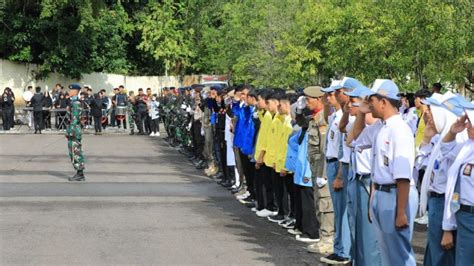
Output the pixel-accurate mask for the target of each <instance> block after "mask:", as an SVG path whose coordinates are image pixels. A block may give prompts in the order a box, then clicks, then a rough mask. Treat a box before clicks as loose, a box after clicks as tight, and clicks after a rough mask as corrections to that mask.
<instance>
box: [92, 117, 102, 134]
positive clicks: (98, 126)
mask: <svg viewBox="0 0 474 266" xmlns="http://www.w3.org/2000/svg"><path fill="white" fill-rule="evenodd" d="M101 120H102V116H94V129H95V132H96V133H97V132H102V125H101V124H102V122H101Z"/></svg>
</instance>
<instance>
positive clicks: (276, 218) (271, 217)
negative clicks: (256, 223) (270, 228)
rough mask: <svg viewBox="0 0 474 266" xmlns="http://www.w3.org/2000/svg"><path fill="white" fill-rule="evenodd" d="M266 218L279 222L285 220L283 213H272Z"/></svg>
mask: <svg viewBox="0 0 474 266" xmlns="http://www.w3.org/2000/svg"><path fill="white" fill-rule="evenodd" d="M267 219H268V220H269V221H270V222H274V223H279V222H281V221H284V220H285V216H283V215H281V214H277V215H274V216H268V217H267Z"/></svg>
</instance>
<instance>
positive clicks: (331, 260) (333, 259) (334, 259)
mask: <svg viewBox="0 0 474 266" xmlns="http://www.w3.org/2000/svg"><path fill="white" fill-rule="evenodd" d="M321 262H325V263H327V264H332V265H341V264H349V263H351V260H350V259H348V258H343V257H341V256H339V255H336V254H331V255H329V256H327V257H322V258H321Z"/></svg>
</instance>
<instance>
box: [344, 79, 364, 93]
mask: <svg viewBox="0 0 474 266" xmlns="http://www.w3.org/2000/svg"><path fill="white" fill-rule="evenodd" d="M340 84H341V88H346V89H349V90H354V89H356V88H357V87H359V86H361V85H362V84H361V83H360V81H358V80H357V79H355V78H351V77H344V78H343V79H342V81H341V83H340ZM339 89H340V88H339Z"/></svg>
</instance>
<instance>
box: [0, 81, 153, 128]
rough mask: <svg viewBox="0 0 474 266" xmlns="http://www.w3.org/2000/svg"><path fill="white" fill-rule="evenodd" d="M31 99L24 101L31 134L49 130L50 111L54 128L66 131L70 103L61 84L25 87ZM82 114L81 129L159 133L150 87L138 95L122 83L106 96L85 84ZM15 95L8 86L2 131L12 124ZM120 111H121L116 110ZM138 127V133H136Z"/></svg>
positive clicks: (103, 92) (103, 90)
mask: <svg viewBox="0 0 474 266" xmlns="http://www.w3.org/2000/svg"><path fill="white" fill-rule="evenodd" d="M27 91H29V92H31V94H32V97H31V99H28V100H25V104H26V107H27V108H29V109H28V110H29V113H27V115H28V119H29V122H28V123H29V126H30V127H31V128H34V130H35V131H34V133H35V134H36V133H39V134H41V131H42V130H45V129H51V128H52V124H51V118H52V115H51V114H52V112H53V111H54V113H56V115H55V128H56V129H58V130H65V129H66V127H67V125H68V123H69V121H70V118H69V116H68V115H67V113H68V111H67V109H68V107H69V106H70V104H71V103H70V97H69V94H68V92H67V91H66V90H65V89H64V87H63V86H62V85H61V84H56V86H55V87H54V89H53V90H52V92H49V91H48V90H45V91H42V89H41V87H35V89H34V93H33V87H32V86H28V88H27ZM79 98H80V101H81V107H82V111H81V112H82V113H81V121H82V126H83V127H84V128H90V129H92V128H94V130H95V133H96V134H98V135H99V134H101V133H102V130H104V129H105V128H106V127H118V128H119V129H120V128H122V127H123V128H124V129H127V121H128V126H129V127H130V128H131V130H130V134H132V135H133V134H135V133H136V134H138V135H145V134H147V135H152V136H155V135H156V136H159V123H158V118H159V102H158V101H157V95H156V94H152V93H151V88H147V89H146V94H145V93H144V91H143V89H142V88H140V89H138V94H137V95H135V93H134V92H133V91H130V92H128V94H127V92H126V90H125V88H124V86H123V85H120V86H119V87H117V88H114V89H113V95H111V96H108V95H107V93H106V90H105V89H101V90H99V91H98V92H97V93H94V92H93V89H92V88H91V86H88V85H85V86H84V87H83V88H81V91H80V93H79ZM14 103H15V96H14V94H13V91H12V90H11V89H10V88H8V87H7V88H5V90H4V93H3V94H2V98H1V100H0V106H1V110H2V121H3V130H10V129H11V128H13V127H14V125H15V121H14V117H15V105H14ZM119 109H121V110H120V113H119V112H118V110H119ZM135 128H137V130H138V132H135Z"/></svg>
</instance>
